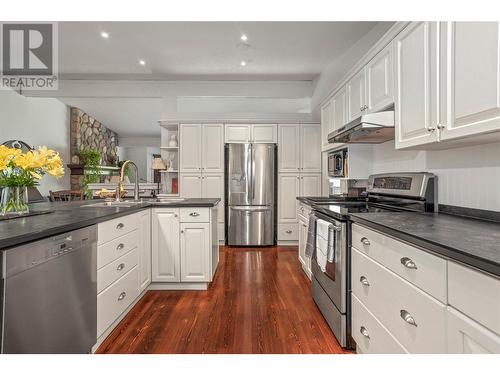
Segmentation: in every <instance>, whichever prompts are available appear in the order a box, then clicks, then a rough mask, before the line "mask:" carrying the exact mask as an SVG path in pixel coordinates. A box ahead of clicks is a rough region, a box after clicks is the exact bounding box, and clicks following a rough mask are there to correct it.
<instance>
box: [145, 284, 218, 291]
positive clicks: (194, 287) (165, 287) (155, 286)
mask: <svg viewBox="0 0 500 375" xmlns="http://www.w3.org/2000/svg"><path fill="white" fill-rule="evenodd" d="M208 284H209V283H152V284H149V287H148V289H149V290H207V289H208Z"/></svg>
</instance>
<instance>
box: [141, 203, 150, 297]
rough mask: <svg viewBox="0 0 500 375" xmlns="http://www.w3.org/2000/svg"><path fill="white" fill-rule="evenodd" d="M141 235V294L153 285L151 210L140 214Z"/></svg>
mask: <svg viewBox="0 0 500 375" xmlns="http://www.w3.org/2000/svg"><path fill="white" fill-rule="evenodd" d="M139 235H140V236H139V251H138V256H139V259H138V262H139V292H142V291H143V290H145V289H146V288H147V287H148V285H149V284H151V210H145V211H143V212H141V213H140V221H139Z"/></svg>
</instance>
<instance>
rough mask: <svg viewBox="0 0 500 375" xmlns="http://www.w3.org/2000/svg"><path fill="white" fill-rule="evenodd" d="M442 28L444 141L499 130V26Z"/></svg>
mask: <svg viewBox="0 0 500 375" xmlns="http://www.w3.org/2000/svg"><path fill="white" fill-rule="evenodd" d="M440 25H441V56H442V63H441V64H440V70H441V71H440V73H441V74H440V77H441V88H442V92H441V97H442V100H441V103H442V106H441V119H440V120H441V121H440V125H441V131H440V138H441V140H443V141H445V140H450V139H455V138H462V137H466V136H470V135H477V134H482V133H487V132H491V131H496V130H500V51H499V48H500V44H499V43H500V27H499V26H500V23H499V22H442V23H441V24H440Z"/></svg>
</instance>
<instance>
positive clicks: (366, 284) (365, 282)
mask: <svg viewBox="0 0 500 375" xmlns="http://www.w3.org/2000/svg"><path fill="white" fill-rule="evenodd" d="M359 282H360V283H361V284H363V285H364V286H370V282H369V281H368V279H367V278H366V277H364V276H361V277H360V278H359Z"/></svg>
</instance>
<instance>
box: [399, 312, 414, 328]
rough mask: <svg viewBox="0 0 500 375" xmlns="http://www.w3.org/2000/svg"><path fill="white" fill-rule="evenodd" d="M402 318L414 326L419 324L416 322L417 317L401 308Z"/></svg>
mask: <svg viewBox="0 0 500 375" xmlns="http://www.w3.org/2000/svg"><path fill="white" fill-rule="evenodd" d="M401 319H403V320H404V321H405V322H406V323H408V324H410V325H412V326H415V327H416V326H417V323H416V322H415V319H414V318H413V316H411V314H410V313H409V312H408V311H406V310H401Z"/></svg>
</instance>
